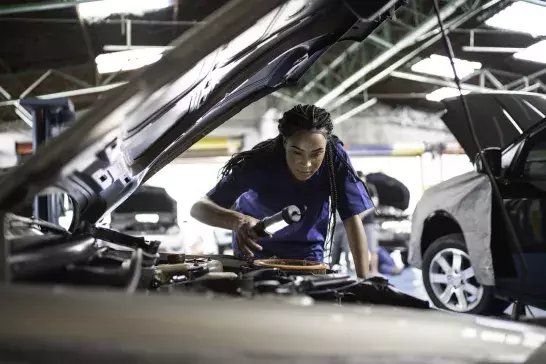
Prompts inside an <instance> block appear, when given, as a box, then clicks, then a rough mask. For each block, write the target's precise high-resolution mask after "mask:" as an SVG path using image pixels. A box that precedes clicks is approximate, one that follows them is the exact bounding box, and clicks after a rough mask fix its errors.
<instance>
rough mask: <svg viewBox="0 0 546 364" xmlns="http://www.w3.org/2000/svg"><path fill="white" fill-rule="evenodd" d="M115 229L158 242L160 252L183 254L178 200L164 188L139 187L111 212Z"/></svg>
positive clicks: (112, 226)
mask: <svg viewBox="0 0 546 364" xmlns="http://www.w3.org/2000/svg"><path fill="white" fill-rule="evenodd" d="M110 227H111V228H112V229H114V230H116V231H120V232H122V233H125V234H128V235H134V236H142V237H144V238H145V239H146V240H156V241H159V242H160V243H161V245H160V246H159V251H160V252H162V253H184V252H185V250H184V238H183V234H182V232H181V229H180V226H179V224H178V211H177V203H176V200H174V199H173V198H172V197H171V196H169V194H168V193H167V191H166V190H165V189H164V188H161V187H155V186H147V185H144V186H140V187H139V188H138V189H137V190H136V191H135V192H134V193H133V194H132V195H131V196H129V198H127V200H125V201H124V202H123V203H122V204H121V205H120V206H118V207H117V208H116V209H115V210H114V211H112V214H111V215H110Z"/></svg>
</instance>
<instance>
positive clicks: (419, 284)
mask: <svg viewBox="0 0 546 364" xmlns="http://www.w3.org/2000/svg"><path fill="white" fill-rule="evenodd" d="M385 277H386V278H387V279H388V280H389V282H390V283H391V284H392V285H393V286H395V287H396V288H398V289H399V290H400V291H402V292H404V293H406V294H409V295H412V296H414V297H417V298H420V299H423V300H427V301H429V302H430V300H429V299H428V295H427V292H426V290H425V287H424V286H423V279H422V275H421V270H420V269H417V268H412V267H407V268H406V269H404V271H403V272H402V274H400V275H398V276H390V275H385ZM529 309H530V310H531V312H532V313H533V315H535V316H536V317H546V311H543V310H540V309H538V308H534V307H529ZM511 310H512V306H511V305H510V307H508V309H507V310H506V311H505V314H510V312H511Z"/></svg>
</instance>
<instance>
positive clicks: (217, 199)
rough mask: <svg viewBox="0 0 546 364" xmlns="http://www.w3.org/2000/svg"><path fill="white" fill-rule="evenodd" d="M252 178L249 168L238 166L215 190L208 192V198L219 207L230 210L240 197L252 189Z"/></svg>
mask: <svg viewBox="0 0 546 364" xmlns="http://www.w3.org/2000/svg"><path fill="white" fill-rule="evenodd" d="M251 176H252V174H251V173H249V168H248V167H247V168H245V167H239V166H236V167H235V168H233V170H232V171H231V173H230V174H229V175H227V176H226V177H224V178H222V179H221V180H220V181H219V182H218V183H217V184H216V186H214V188H213V189H211V190H210V191H209V192H207V197H208V198H210V199H211V200H212V201H213V202H214V203H216V204H217V205H219V206H221V207H223V208H226V209H229V208H231V207H232V206H233V204H234V203H235V201H237V199H238V198H239V196H241V195H242V194H243V193H245V192H247V191H248V190H249V189H250V186H251V184H252V179H251Z"/></svg>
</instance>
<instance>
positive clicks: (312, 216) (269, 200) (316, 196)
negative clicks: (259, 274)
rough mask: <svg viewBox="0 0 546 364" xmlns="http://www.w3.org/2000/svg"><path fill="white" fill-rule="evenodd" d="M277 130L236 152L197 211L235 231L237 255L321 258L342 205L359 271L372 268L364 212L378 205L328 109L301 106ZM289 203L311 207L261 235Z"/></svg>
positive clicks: (194, 212)
mask: <svg viewBox="0 0 546 364" xmlns="http://www.w3.org/2000/svg"><path fill="white" fill-rule="evenodd" d="M278 129H279V135H278V136H277V137H276V138H273V139H270V140H266V141H264V142H262V143H259V144H258V145H256V146H255V147H254V148H253V149H251V150H249V151H246V152H242V153H239V154H236V155H235V156H233V157H232V158H231V159H230V160H229V161H228V162H227V164H226V165H225V166H224V168H223V169H222V171H221V174H222V179H221V180H220V182H219V183H218V184H217V185H216V186H215V187H214V188H213V189H212V190H211V191H210V192H209V193H207V195H206V196H205V197H204V198H202V199H201V200H200V201H198V202H197V203H195V204H194V206H193V207H192V210H191V215H192V216H193V217H194V218H195V219H197V220H199V221H200V222H202V223H204V224H208V225H211V226H215V227H220V228H225V229H230V230H232V231H233V243H232V244H233V249H234V251H235V254H236V255H238V256H241V255H246V256H249V257H255V258H270V257H272V256H275V257H278V258H283V259H305V260H313V261H323V258H324V246H325V242H328V244H331V241H332V238H333V235H334V227H335V225H336V213H335V212H336V210H337V211H338V212H339V215H340V217H341V219H342V220H343V224H344V226H345V230H346V231H347V237H348V240H349V245H350V248H351V252H352V254H353V259H354V262H355V270H356V273H357V276H359V277H366V276H367V275H368V271H369V266H368V246H367V245H368V244H367V241H366V236H365V233H364V229H363V226H362V220H361V219H362V217H363V213H364V212H366V211H373V207H374V206H373V203H372V201H371V200H370V198H369V196H368V192H367V190H366V187H365V185H364V183H363V182H362V181H361V180H360V179H359V178H358V176H357V175H356V173H355V171H354V169H353V167H352V165H351V163H350V161H349V157H348V156H347V153H346V152H345V151H344V149H343V147H342V144H341V142H340V141H339V139H338V138H337V137H336V136H335V135H333V134H332V130H333V124H332V120H331V118H330V114H329V113H328V112H326V111H325V110H324V109H321V108H319V107H316V106H313V105H297V106H295V107H294V108H292V109H290V110H288V111H287V112H285V113H284V115H283V117H282V118H281V119H280V120H279V127H278ZM288 205H297V206H300V207H303V206H305V207H306V211H305V214H304V216H303V218H302V220H301V221H300V222H298V223H296V224H293V225H290V226H288V227H286V228H284V229H282V230H280V231H278V232H277V233H275V234H274V235H273V236H271V237H267V238H260V239H258V238H257V236H256V235H255V233H254V232H253V227H254V226H255V225H256V224H257V223H258V221H259V220H260V219H262V218H264V217H267V216H270V215H273V214H274V213H277V212H279V211H280V210H282V209H283V208H284V207H286V206H288Z"/></svg>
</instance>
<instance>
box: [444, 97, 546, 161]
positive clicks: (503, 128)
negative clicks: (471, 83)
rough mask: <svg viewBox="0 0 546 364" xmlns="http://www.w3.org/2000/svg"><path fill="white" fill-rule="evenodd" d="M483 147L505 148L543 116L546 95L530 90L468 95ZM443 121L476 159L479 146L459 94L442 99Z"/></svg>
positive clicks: (545, 107)
mask: <svg viewBox="0 0 546 364" xmlns="http://www.w3.org/2000/svg"><path fill="white" fill-rule="evenodd" d="M465 98H466V101H467V103H468V108H469V110H470V115H471V117H472V121H473V123H474V128H475V130H476V135H477V137H478V141H479V143H480V146H481V147H482V148H487V147H499V148H502V147H504V146H506V145H507V144H508V143H510V142H511V141H513V140H514V139H516V138H517V137H518V136H520V135H521V134H522V133H524V132H525V131H526V130H528V129H529V128H531V127H532V126H534V125H535V124H536V123H538V122H539V121H541V120H542V119H544V115H546V98H545V97H544V96H542V95H538V94H529V93H521V94H520V93H517V94H516V93H485V94H469V95H466V96H465ZM443 102H444V105H445V106H446V113H445V114H444V115H443V116H442V119H443V121H444V123H445V124H446V125H447V127H448V128H449V130H450V131H451V132H452V133H453V135H454V136H455V138H456V139H457V141H458V142H459V144H461V147H462V148H463V149H464V151H465V152H466V154H467V155H468V156H469V157H470V158H471V159H472V160H474V157H475V156H476V154H477V153H478V148H477V147H476V145H475V144H474V141H473V139H472V135H471V133H470V129H469V127H468V122H467V120H466V116H465V112H464V108H463V105H462V103H461V101H460V99H459V98H458V97H455V98H450V99H446V100H444V101H443Z"/></svg>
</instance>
